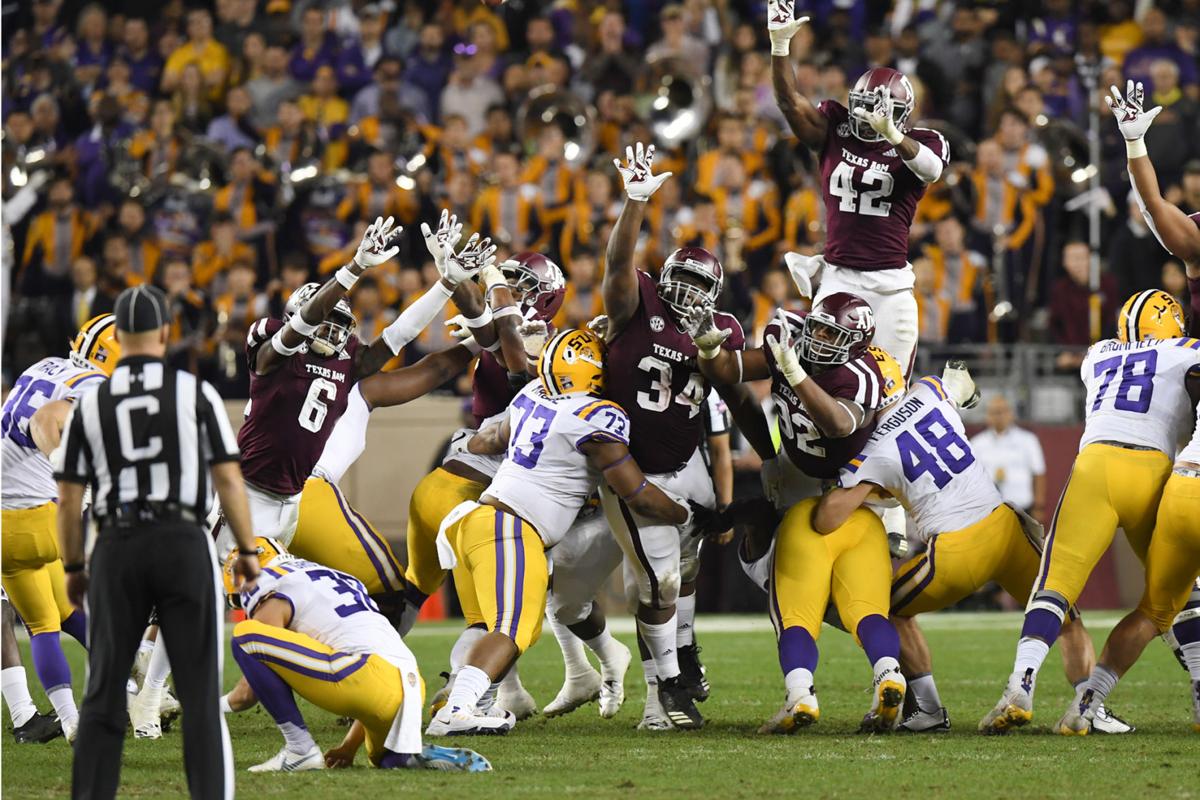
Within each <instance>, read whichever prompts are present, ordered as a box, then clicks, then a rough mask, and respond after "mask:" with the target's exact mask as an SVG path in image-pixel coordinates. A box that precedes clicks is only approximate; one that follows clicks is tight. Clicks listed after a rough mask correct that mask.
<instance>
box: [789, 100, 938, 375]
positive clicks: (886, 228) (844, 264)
mask: <svg viewBox="0 0 1200 800" xmlns="http://www.w3.org/2000/svg"><path fill="white" fill-rule="evenodd" d="M817 110H818V111H819V112H820V113H821V114H822V115H823V116H824V117H825V118H826V119H827V120H829V125H828V128H827V130H826V134H825V142H824V144H823V145H822V147H821V150H820V153H819V156H820V165H821V180H822V184H821V186H822V194H823V196H824V198H825V220H826V226H827V233H826V236H825V253H824V255H823V256H822V257H823V259H824V267H823V268H822V270H821V272H820V278H819V283H818V284H817V289H816V297H815V298H813V300H814V302H815V301H819V300H820V299H821V298H823V297H824V296H825V295H828V294H832V293H833V292H851V293H853V294H857V295H859V296H860V297H862V298H863V299H864V300H866V301H867V302H868V303H870V304H871V308H872V309H873V310H874V311H875V319H876V320H878V323H879V327H878V330H877V331H876V332H875V344H876V345H878V346H879V347H882V348H883V349H885V350H887V351H888V352H889V353H891V354H892V356H894V357H895V358H896V360H897V361H899V362H900V365H901V366H902V367H904V368H905V370H906V371H907V370H908V369H910V368H911V364H912V356H913V352H914V351H915V349H916V344H917V331H918V328H917V302H916V299H915V298H914V297H913V295H912V287H913V273H912V268H911V266H910V265H909V263H908V234H909V229H910V228H911V227H912V221H913V214H914V213H915V212H916V209H917V202H918V201H919V200H920V199H921V197H922V196H923V195H924V194H925V189H926V188H927V184H926V183H925V182H924V181H922V180H921V179H920V178H919V177H917V175H916V174H915V173H914V172H913V171H912V170H911V169H909V167H908V165H906V164H905V163H904V159H902V158H901V157H900V155H899V153H897V152H896V148H895V147H894V146H892V145H891V144H889V143H888V142H887V141H878V142H864V141H863V140H861V139H859V138H858V137H857V136H855V135H854V134H853V133H852V132H851V126H850V122H849V111H848V110H847V108H846V107H845V106H843V105H842V104H841V103H838V102H836V101H834V100H825V101H824V102H822V103H821V104H820V105H819V106H817ZM907 133H908V135H909V136H910V137H912V138H913V139H915V140H916V141H918V142H920V143H921V144H923V145H925V146H926V147H928V148H929V149H930V150H931V151H933V153H934V155H936V156H938V157H939V158H941V159H942V163H943V164H945V163H948V162H949V161H950V146H949V144H948V143H947V142H946V139H945V137H943V136H942V135H941V134H940V133H938V132H937V131H934V130H930V129H928V128H912V129H911V130H909V131H908V132H907ZM822 257H818V258H822Z"/></svg>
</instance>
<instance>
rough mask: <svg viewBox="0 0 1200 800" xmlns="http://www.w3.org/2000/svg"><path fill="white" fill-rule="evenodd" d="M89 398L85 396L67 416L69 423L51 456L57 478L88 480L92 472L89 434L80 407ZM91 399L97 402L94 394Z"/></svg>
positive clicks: (71, 481) (55, 477)
mask: <svg viewBox="0 0 1200 800" xmlns="http://www.w3.org/2000/svg"><path fill="white" fill-rule="evenodd" d="M88 399H89V398H86V397H85V398H84V400H83V402H81V403H77V404H76V405H75V407H74V408H72V409H71V413H70V414H69V415H68V416H67V424H66V426H65V427H64V428H63V436H62V441H61V442H59V444H58V448H57V449H55V451H54V453H53V454H52V457H51V466H53V467H54V479H55V480H58V481H69V482H70V483H87V482H88V478H89V475H90V473H91V464H90V463H89V457H90V452H89V448H88V443H87V434H86V432H85V431H84V429H83V412H81V411H80V408H81V407H82V406H83V405H84V404H85V403H87V402H88ZM91 401H92V402H95V397H94V395H93V396H92V398H91Z"/></svg>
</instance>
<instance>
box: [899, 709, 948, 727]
mask: <svg viewBox="0 0 1200 800" xmlns="http://www.w3.org/2000/svg"><path fill="white" fill-rule="evenodd" d="M896 730H898V731H904V732H905V733H943V732H945V731H948V730H950V714H949V713H947V711H946V707H945V706H942V707H941V708H939V709H937V710H936V711H926V710H924V709H922V708H918V709H917V710H916V711H914V712H912V713H911V714H909V715H908V716H907V717H905V718H904V721H903V722H901V723H900V724H899V725H897V726H896Z"/></svg>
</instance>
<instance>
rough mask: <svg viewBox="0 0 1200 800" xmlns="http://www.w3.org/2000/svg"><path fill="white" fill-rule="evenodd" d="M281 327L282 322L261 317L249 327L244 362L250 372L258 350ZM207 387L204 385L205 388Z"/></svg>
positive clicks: (252, 369)
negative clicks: (248, 365)
mask: <svg viewBox="0 0 1200 800" xmlns="http://www.w3.org/2000/svg"><path fill="white" fill-rule="evenodd" d="M282 327H283V320H278V319H270V318H268V317H263V318H262V319H260V320H259V321H258V322H255V323H254V324H253V325H251V326H250V330H249V331H247V333H246V362H247V363H248V364H250V366H251V369H250V371H251V372H253V371H254V359H255V355H256V354H257V353H258V348H260V347H262V346H263V345H264V344H266V343H267V342H269V341H271V337H272V336H274V335H275V333H276V332H277V331H278V330H279V329H280V328H282ZM207 385H208V384H205V386H207Z"/></svg>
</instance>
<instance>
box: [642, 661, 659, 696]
mask: <svg viewBox="0 0 1200 800" xmlns="http://www.w3.org/2000/svg"><path fill="white" fill-rule="evenodd" d="M642 674H644V675H645V676H646V685H647V686H649V687H651V689H653V688H654V687H656V686H658V672H656V671H655V667H654V659H652V658H647V659H646V660H645V661H643V662H642Z"/></svg>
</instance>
